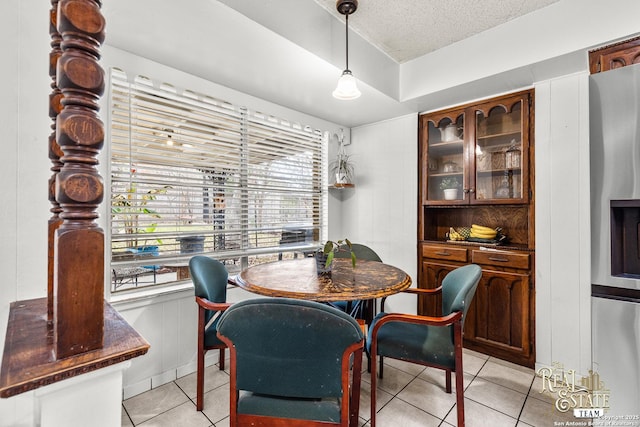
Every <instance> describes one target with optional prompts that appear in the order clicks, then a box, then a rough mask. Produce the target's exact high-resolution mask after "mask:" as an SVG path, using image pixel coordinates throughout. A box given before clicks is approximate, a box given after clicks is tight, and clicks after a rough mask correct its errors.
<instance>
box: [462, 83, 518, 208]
mask: <svg viewBox="0 0 640 427" xmlns="http://www.w3.org/2000/svg"><path fill="white" fill-rule="evenodd" d="M529 103H530V95H529V93H528V92H526V93H519V94H516V95H512V96H508V97H503V98H500V99H498V100H492V101H489V102H486V103H484V104H480V105H478V106H476V107H474V113H473V116H474V127H475V128H474V132H473V140H472V144H470V147H471V149H472V151H473V153H472V154H473V155H472V156H470V157H472V158H473V159H474V160H475V161H474V166H475V167H474V169H473V170H474V177H473V179H472V180H471V185H470V187H469V192H470V194H471V197H470V201H471V202H477V203H485V202H487V201H490V202H491V203H496V202H497V203H527V202H528V200H529V167H528V165H529V133H530V130H529V129H530V127H529V125H530V114H529V109H530V108H529Z"/></svg>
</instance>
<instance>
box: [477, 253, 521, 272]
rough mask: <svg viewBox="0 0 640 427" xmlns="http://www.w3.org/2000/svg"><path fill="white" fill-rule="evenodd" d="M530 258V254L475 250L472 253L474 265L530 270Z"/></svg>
mask: <svg viewBox="0 0 640 427" xmlns="http://www.w3.org/2000/svg"><path fill="white" fill-rule="evenodd" d="M529 256H530V255H529V254H528V253H517V252H506V251H505V252H503V251H480V250H474V251H472V252H471V262H472V263H474V264H484V265H495V266H499V267H511V268H522V269H528V268H529Z"/></svg>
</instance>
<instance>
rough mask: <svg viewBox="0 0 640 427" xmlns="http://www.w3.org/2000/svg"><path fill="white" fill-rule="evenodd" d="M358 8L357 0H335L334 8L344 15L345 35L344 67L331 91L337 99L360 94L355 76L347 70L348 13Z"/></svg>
mask: <svg viewBox="0 0 640 427" xmlns="http://www.w3.org/2000/svg"><path fill="white" fill-rule="evenodd" d="M357 8H358V0H338V1H336V9H338V12H340V13H341V14H342V15H344V17H345V21H346V24H345V35H346V49H345V51H346V58H347V61H346V68H345V70H344V71H343V72H342V76H340V79H339V80H338V86H337V87H336V90H334V91H333V97H334V98H337V99H344V100H349V99H356V98H358V97H359V96H360V91H359V90H358V86H356V78H355V77H353V74H351V70H349V15H351V14H352V13H353V12H355V11H356V9H357Z"/></svg>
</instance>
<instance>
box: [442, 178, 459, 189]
mask: <svg viewBox="0 0 640 427" xmlns="http://www.w3.org/2000/svg"><path fill="white" fill-rule="evenodd" d="M459 185H460V184H459V183H458V178H456V177H455V176H451V177H446V178H443V179H442V181H440V189H441V190H451V189H454V188H458V186H459Z"/></svg>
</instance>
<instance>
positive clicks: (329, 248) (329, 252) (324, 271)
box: [316, 238, 356, 276]
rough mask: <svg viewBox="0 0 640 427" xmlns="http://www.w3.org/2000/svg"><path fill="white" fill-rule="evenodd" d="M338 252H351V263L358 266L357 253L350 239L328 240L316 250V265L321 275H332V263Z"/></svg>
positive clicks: (354, 266)
mask: <svg viewBox="0 0 640 427" xmlns="http://www.w3.org/2000/svg"><path fill="white" fill-rule="evenodd" d="M338 252H349V253H350V255H351V265H352V266H353V268H356V254H355V253H354V252H353V245H352V244H351V241H349V239H346V238H345V239H344V240H338V241H333V240H327V242H326V243H325V244H324V246H323V248H322V249H318V251H317V252H316V267H317V269H318V275H319V276H330V275H331V263H332V262H333V259H334V258H335V256H336V253H338Z"/></svg>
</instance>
